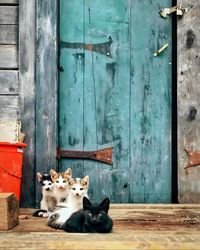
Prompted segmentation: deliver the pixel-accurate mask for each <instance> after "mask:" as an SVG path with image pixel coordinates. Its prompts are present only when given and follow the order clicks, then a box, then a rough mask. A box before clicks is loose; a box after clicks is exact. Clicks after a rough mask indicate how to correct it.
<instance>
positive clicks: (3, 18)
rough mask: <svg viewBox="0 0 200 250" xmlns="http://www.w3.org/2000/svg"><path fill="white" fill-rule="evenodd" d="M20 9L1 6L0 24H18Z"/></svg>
mask: <svg viewBox="0 0 200 250" xmlns="http://www.w3.org/2000/svg"><path fill="white" fill-rule="evenodd" d="M17 23H18V7H17V6H0V24H17Z"/></svg>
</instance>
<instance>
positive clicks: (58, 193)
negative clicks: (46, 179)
mask: <svg viewBox="0 0 200 250" xmlns="http://www.w3.org/2000/svg"><path fill="white" fill-rule="evenodd" d="M50 175H51V179H52V181H53V184H54V189H53V192H54V195H55V197H56V201H57V204H59V203H60V202H65V201H66V198H67V196H68V193H69V180H70V179H71V177H72V170H71V168H68V169H67V170H66V171H65V172H59V173H57V172H56V171H55V170H53V169H51V170H50Z"/></svg>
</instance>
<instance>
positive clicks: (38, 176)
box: [37, 172, 43, 182]
mask: <svg viewBox="0 0 200 250" xmlns="http://www.w3.org/2000/svg"><path fill="white" fill-rule="evenodd" d="M42 177H43V175H42V174H41V173H40V172H37V179H38V181H39V182H40V181H42Z"/></svg>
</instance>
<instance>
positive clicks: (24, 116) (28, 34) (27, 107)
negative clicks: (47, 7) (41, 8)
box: [19, 0, 36, 207]
mask: <svg viewBox="0 0 200 250" xmlns="http://www.w3.org/2000/svg"><path fill="white" fill-rule="evenodd" d="M19 5H20V9H19V81H20V91H19V93H20V103H21V105H20V113H21V122H22V131H23V132H24V133H25V134H26V140H25V143H26V144H27V148H26V149H25V151H24V160H23V165H24V167H23V175H22V176H23V178H22V188H21V200H20V206H21V207H34V206H35V174H36V172H35V88H36V86H35V0H28V1H26V0H20V1H19Z"/></svg>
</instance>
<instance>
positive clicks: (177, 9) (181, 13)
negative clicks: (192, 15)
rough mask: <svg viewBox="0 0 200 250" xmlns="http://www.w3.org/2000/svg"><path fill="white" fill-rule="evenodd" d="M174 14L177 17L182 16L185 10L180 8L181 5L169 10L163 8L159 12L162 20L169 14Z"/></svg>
mask: <svg viewBox="0 0 200 250" xmlns="http://www.w3.org/2000/svg"><path fill="white" fill-rule="evenodd" d="M173 12H176V15H177V16H183V14H184V13H185V12H187V9H185V8H182V6H181V5H177V6H173V7H171V8H164V9H162V10H161V11H160V15H161V16H162V17H164V18H166V17H167V16H168V15H170V14H171V13H173Z"/></svg>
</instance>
